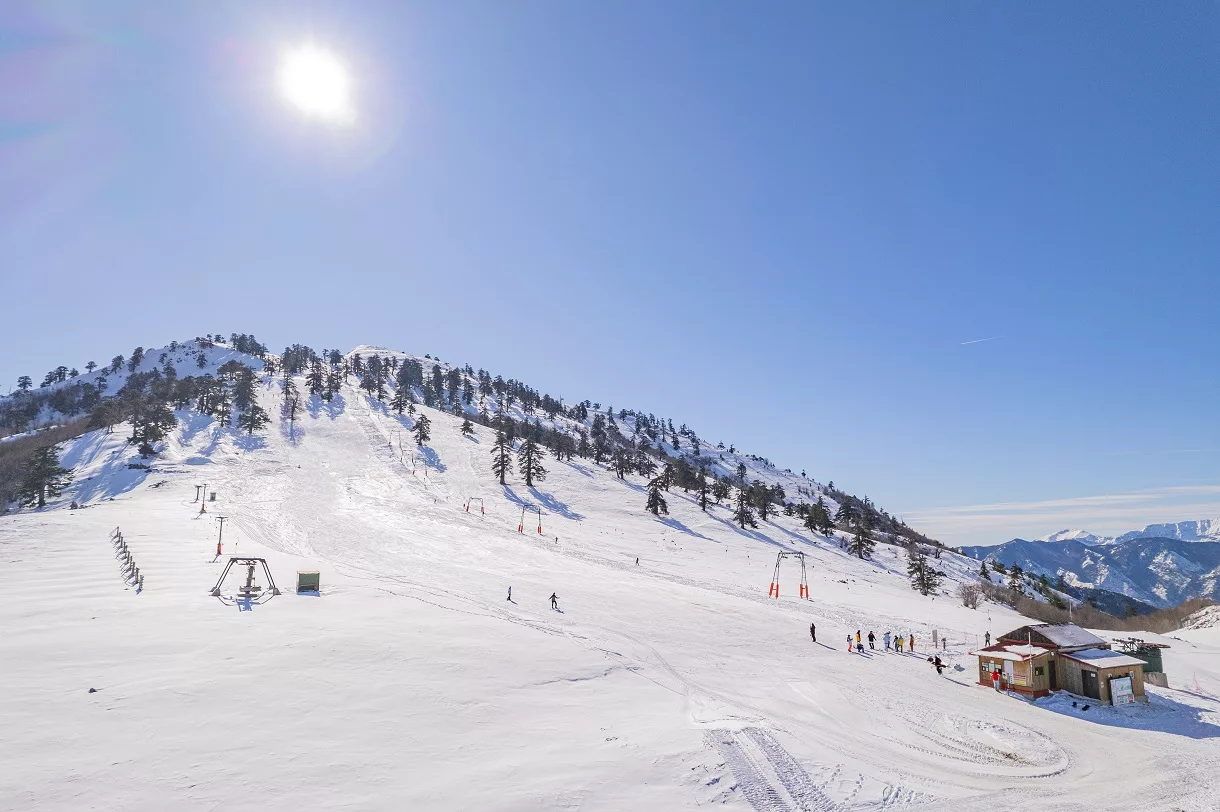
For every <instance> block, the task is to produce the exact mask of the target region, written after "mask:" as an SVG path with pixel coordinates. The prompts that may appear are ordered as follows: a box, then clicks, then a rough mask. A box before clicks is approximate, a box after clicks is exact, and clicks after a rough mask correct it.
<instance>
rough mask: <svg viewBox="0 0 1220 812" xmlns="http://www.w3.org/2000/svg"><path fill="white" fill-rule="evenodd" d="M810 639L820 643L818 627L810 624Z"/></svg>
mask: <svg viewBox="0 0 1220 812" xmlns="http://www.w3.org/2000/svg"><path fill="white" fill-rule="evenodd" d="M809 637H810V639H812V640H813V642H815V643H816V642H818V627H817V626H815V625H813V624H812V623H810V624H809Z"/></svg>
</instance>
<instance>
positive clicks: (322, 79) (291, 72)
mask: <svg viewBox="0 0 1220 812" xmlns="http://www.w3.org/2000/svg"><path fill="white" fill-rule="evenodd" d="M279 88H280V93H282V94H283V96H284V99H285V100H286V101H288V102H289V103H290V104H292V105H293V106H294V107H296V108H297V109H298V110H300V111H301V112H302V113H304V114H305V115H307V116H310V117H313V118H319V119H323V120H325V121H330V122H334V123H337V124H347V123H350V122H351V121H352V119H353V118H354V112H353V110H352V103H351V79H350V77H349V75H348V72H347V68H346V67H345V66H344V65H343V63H342V62H341V61H340V60H339V58H338V57H336V56H335V55H334V54H333V53H331V52H330V51H328V50H326V49H325V48H320V47H318V46H316V45H303V46H300V47H298V48H294V49H292V50H290V51H287V52H286V53H285V54H284V56H283V57H282V59H281V61H280V70H279Z"/></svg>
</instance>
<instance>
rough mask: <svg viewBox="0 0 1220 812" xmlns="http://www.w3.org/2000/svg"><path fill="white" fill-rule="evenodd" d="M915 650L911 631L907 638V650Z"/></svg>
mask: <svg viewBox="0 0 1220 812" xmlns="http://www.w3.org/2000/svg"><path fill="white" fill-rule="evenodd" d="M914 650H915V633H914V632H911V636H910V637H908V638H907V651H914Z"/></svg>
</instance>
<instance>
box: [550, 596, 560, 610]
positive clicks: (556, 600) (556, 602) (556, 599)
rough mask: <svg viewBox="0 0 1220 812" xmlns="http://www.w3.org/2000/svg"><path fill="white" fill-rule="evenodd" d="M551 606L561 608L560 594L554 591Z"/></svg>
mask: <svg viewBox="0 0 1220 812" xmlns="http://www.w3.org/2000/svg"><path fill="white" fill-rule="evenodd" d="M551 608H552V609H556V610H558V609H559V596H557V595H556V594H555V593H554V592H552V593H551Z"/></svg>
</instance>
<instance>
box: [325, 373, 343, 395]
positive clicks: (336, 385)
mask: <svg viewBox="0 0 1220 812" xmlns="http://www.w3.org/2000/svg"><path fill="white" fill-rule="evenodd" d="M342 386H343V373H342V372H341V371H339V370H338V369H332V370H331V371H330V372H328V373H326V391H324V392H323V393H322V399H323V400H325V401H326V402H327V403H330V402H331V401H332V400H334V398H335V395H337V394H338V393H339V389H340V388H342Z"/></svg>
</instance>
